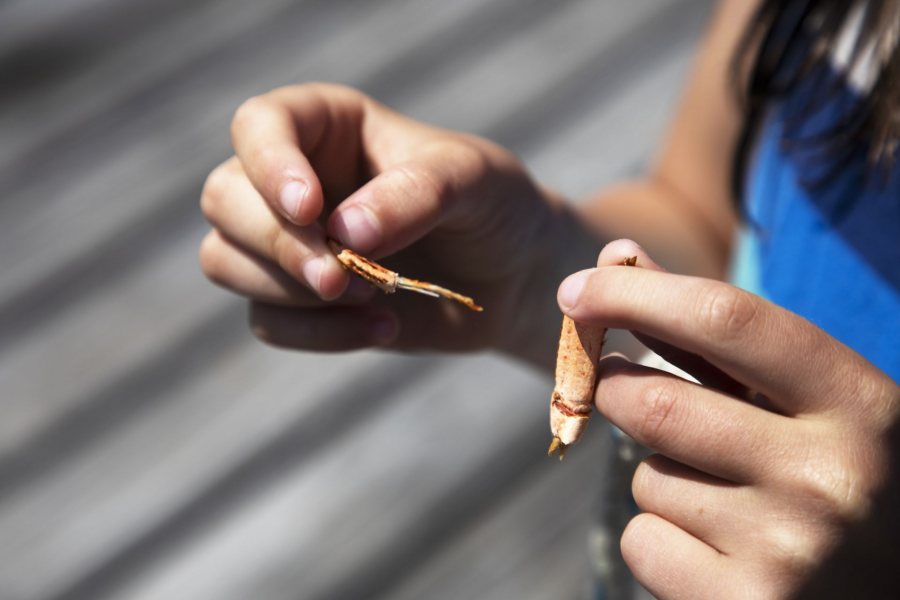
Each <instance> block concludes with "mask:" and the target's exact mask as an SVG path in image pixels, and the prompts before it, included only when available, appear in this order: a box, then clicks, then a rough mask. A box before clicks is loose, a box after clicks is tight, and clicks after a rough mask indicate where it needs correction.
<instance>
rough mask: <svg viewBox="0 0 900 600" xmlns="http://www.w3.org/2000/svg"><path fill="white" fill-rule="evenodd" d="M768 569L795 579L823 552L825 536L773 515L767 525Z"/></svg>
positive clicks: (765, 534) (776, 576) (773, 574)
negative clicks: (774, 517) (773, 517)
mask: <svg viewBox="0 0 900 600" xmlns="http://www.w3.org/2000/svg"><path fill="white" fill-rule="evenodd" d="M762 539H763V540H764V542H765V544H764V545H765V548H766V554H767V557H766V558H767V560H766V563H767V564H768V570H769V572H770V574H771V575H772V576H773V577H774V578H775V579H781V580H790V579H795V578H796V576H797V575H798V574H801V573H805V572H807V571H808V570H809V569H810V568H811V567H813V566H814V565H815V564H816V563H817V561H818V560H820V559H819V557H821V556H822V554H823V550H824V546H825V545H826V543H825V539H824V537H823V538H819V537H817V536H815V535H813V534H812V533H811V531H810V530H809V529H807V528H805V527H804V526H802V525H799V524H797V523H796V522H788V521H787V520H777V519H772V520H770V521H769V522H768V523H767V524H766V525H764V526H763V532H762Z"/></svg>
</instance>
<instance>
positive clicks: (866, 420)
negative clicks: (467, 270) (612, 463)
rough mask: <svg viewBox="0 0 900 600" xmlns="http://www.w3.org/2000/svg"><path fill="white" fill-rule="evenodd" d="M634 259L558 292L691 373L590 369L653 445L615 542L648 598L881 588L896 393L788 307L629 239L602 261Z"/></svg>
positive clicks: (885, 577) (891, 552)
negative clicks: (698, 273) (688, 270)
mask: <svg viewBox="0 0 900 600" xmlns="http://www.w3.org/2000/svg"><path fill="white" fill-rule="evenodd" d="M635 255H637V256H638V257H639V258H638V264H639V265H640V266H643V267H649V268H644V269H628V268H621V267H602V268H597V269H593V270H588V271H583V272H580V273H577V274H575V275H573V276H571V277H570V278H568V279H567V280H566V281H564V282H563V284H562V286H561V287H560V290H559V295H558V300H559V304H560V306H561V307H562V309H563V310H564V312H566V313H567V314H568V315H570V316H571V317H572V318H573V319H575V320H577V321H583V322H590V323H597V324H601V325H604V326H609V327H616V328H623V329H629V330H632V331H633V332H635V333H636V334H637V335H638V336H639V337H640V338H641V339H642V340H644V341H645V343H647V344H648V346H650V347H651V348H653V349H654V350H656V351H657V352H658V353H659V354H661V355H662V356H663V357H664V358H667V359H668V360H669V361H670V362H672V363H674V364H676V365H678V366H680V367H681V368H682V369H684V370H686V371H687V372H689V373H691V374H692V375H693V376H694V377H696V378H697V379H698V380H699V381H700V382H701V383H700V384H696V383H693V382H689V381H686V380H683V379H680V378H678V377H675V376H672V375H669V374H667V373H663V372H660V371H657V370H654V369H650V368H645V367H642V366H639V365H636V364H632V363H631V362H629V361H628V360H626V359H625V358H623V357H620V356H611V357H608V358H606V359H604V360H603V361H602V362H601V373H600V383H599V385H598V388H597V395H596V406H597V408H598V409H599V410H600V411H601V412H602V413H603V414H604V415H605V416H606V417H607V418H609V420H610V421H612V422H613V423H615V424H616V425H617V426H618V427H620V428H621V429H623V430H624V431H625V432H627V433H628V434H629V435H631V436H633V437H634V438H635V439H636V440H637V441H638V442H640V443H642V444H644V445H646V446H648V447H650V448H652V449H653V450H655V451H657V452H659V454H657V455H655V456H652V457H651V458H650V459H648V460H647V461H645V462H644V463H642V464H641V465H640V467H639V468H638V470H637V472H636V474H635V477H634V481H633V493H634V498H635V500H636V501H637V503H638V506H639V507H640V508H641V510H642V511H644V512H643V513H642V514H640V515H639V516H638V517H636V518H635V519H634V520H633V521H632V522H631V523H630V524H629V526H628V528H627V529H626V531H625V533H624V535H623V537H622V542H621V544H622V552H623V554H624V557H625V560H626V561H627V563H628V565H629V567H630V568H631V569H632V571H633V573H634V575H635V577H636V578H637V579H638V581H639V582H640V583H641V584H642V585H644V586H645V587H646V588H647V589H649V590H650V592H651V593H653V594H654V595H656V596H658V597H660V598H731V597H741V598H743V597H754V598H782V597H786V596H789V595H792V594H796V593H799V592H801V591H802V590H804V589H814V588H815V589H816V593H819V592H823V591H824V593H825V595H826V596H828V597H830V595H831V594H834V593H837V591H838V590H840V593H841V594H843V595H842V596H841V597H846V598H849V597H879V598H880V597H887V596H886V595H884V594H885V590H884V588H883V587H880V586H884V585H890V586H896V585H897V584H898V581H900V578H898V577H897V570H896V569H897V566H898V563H897V559H898V556H900V552H898V544H900V543H898V541H897V540H898V539H900V538H898V533H900V532H898V529H897V523H898V517H897V516H896V514H897V512H898V510H900V492H898V489H900V481H898V472H897V466H896V465H897V461H898V459H900V444H898V437H900V435H898V423H900V419H898V416H900V389H898V387H897V385H896V384H895V383H894V382H893V381H892V380H891V379H890V378H889V377H887V376H886V375H885V374H883V373H882V372H880V371H878V370H877V369H876V368H875V367H873V366H872V365H871V364H869V363H867V362H866V361H865V360H864V359H863V358H862V357H860V356H859V355H858V354H856V353H854V352H853V351H852V350H850V349H849V348H847V347H845V346H843V345H842V344H840V343H839V342H837V341H836V340H834V339H833V338H831V337H829V336H828V335H827V334H825V333H824V332H823V331H821V330H820V329H818V328H817V327H815V326H813V325H812V324H810V323H809V322H807V321H806V320H804V319H802V318H801V317H798V316H797V315H794V314H792V313H790V312H788V311H786V310H783V309H781V308H779V307H777V306H775V305H773V304H771V303H769V302H767V301H765V300H763V299H761V298H759V297H757V296H754V295H752V294H749V293H747V292H744V291H741V290H739V289H737V288H734V287H732V286H729V285H726V284H724V283H719V282H715V281H710V280H705V279H698V278H692V277H684V276H679V275H673V274H669V273H666V272H663V271H662V270H661V269H660V268H659V267H657V266H656V265H655V263H653V261H652V260H651V259H650V258H649V257H648V256H647V255H646V254H645V253H644V252H643V251H642V250H640V248H639V247H637V246H636V245H635V244H634V243H632V242H628V241H620V242H615V243H613V244H611V245H609V246H607V248H605V249H604V251H603V253H601V256H600V260H599V264H603V265H608V264H616V263H618V262H621V260H622V258H624V257H627V256H635ZM848 318H852V315H848ZM876 334H877V332H873V335H876ZM892 468H893V473H892V472H891V469H892ZM892 565H893V566H892ZM839 574H840V575H839ZM841 577H843V579H841ZM829 586H831V587H829ZM866 586H870V588H867V587H866ZM860 589H869V591H870V593H875V594H878V595H869V596H858V595H856V594H855V592H854V591H858V590H860ZM896 592H897V590H896V589H893V593H896ZM894 597H898V596H894Z"/></svg>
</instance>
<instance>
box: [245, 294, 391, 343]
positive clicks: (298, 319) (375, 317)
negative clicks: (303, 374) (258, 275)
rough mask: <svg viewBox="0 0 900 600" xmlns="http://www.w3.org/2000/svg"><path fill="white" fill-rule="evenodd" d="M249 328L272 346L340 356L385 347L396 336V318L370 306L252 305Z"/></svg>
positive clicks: (257, 303)
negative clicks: (345, 353)
mask: <svg viewBox="0 0 900 600" xmlns="http://www.w3.org/2000/svg"><path fill="white" fill-rule="evenodd" d="M250 328H251V330H252V331H253V333H254V335H256V336H257V337H259V338H260V339H261V340H263V341H265V342H266V343H269V344H271V345H273V346H278V347H281V348H290V349H294V350H311V351H316V352H344V351H348V350H359V349H362V348H371V347H377V346H385V345H388V344H390V343H391V342H392V341H393V340H394V338H396V336H397V331H398V323H397V317H396V316H395V315H394V314H393V313H392V312H391V311H389V310H387V309H384V308H378V307H374V306H360V307H343V306H327V307H324V308H316V309H292V308H285V307H282V306H273V305H270V304H263V303H260V302H253V303H251V306H250Z"/></svg>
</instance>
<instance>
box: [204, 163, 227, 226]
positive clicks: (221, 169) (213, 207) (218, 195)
mask: <svg viewBox="0 0 900 600" xmlns="http://www.w3.org/2000/svg"><path fill="white" fill-rule="evenodd" d="M230 177H231V174H230V172H229V169H228V168H227V167H226V165H225V163H223V164H221V165H219V166H217V167H216V168H215V169H213V170H212V171H210V173H209V175H207V176H206V181H205V182H204V183H203V191H202V192H201V193H200V210H201V211H202V212H203V216H205V217H206V219H207V220H208V221H210V222H214V221H215V219H216V216H217V215H218V213H219V211H220V210H221V205H222V199H223V198H224V197H225V192H226V190H227V189H228V180H229V179H230Z"/></svg>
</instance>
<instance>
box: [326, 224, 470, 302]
mask: <svg viewBox="0 0 900 600" xmlns="http://www.w3.org/2000/svg"><path fill="white" fill-rule="evenodd" d="M328 247H329V248H331V251H332V252H334V256H335V257H336V258H337V259H338V262H339V263H341V264H342V265H343V266H344V268H345V269H347V270H348V271H352V272H353V273H356V274H357V275H359V276H360V277H362V278H363V279H365V280H366V281H368V282H369V283H371V284H372V285H374V286H375V287H377V288H378V289H380V290H381V291H382V292H384V293H385V294H393V293H394V292H396V291H397V290H398V289H401V290H408V291H410V292H416V293H418V294H424V295H426V296H432V297H433V298H446V299H448V300H453V301H454V302H459V303H460V304H462V305H463V306H465V307H466V308H468V309H469V310H473V311H475V312H482V311H483V310H484V308H482V307H481V306H478V305H477V304H476V303H475V301H474V300H472V299H471V298H469V297H468V296H463V295H462V294H459V293H457V292H454V291H453V290H448V289H447V288H444V287H441V286H439V285H435V284H433V283H428V282H427V281H419V280H418V279H410V278H408V277H401V276H400V274H399V273H395V272H394V271H391V270H390V269H386V268H385V267H382V266H381V265H379V264H378V263H376V262H374V261H371V260H369V259H368V258H366V257H364V256H361V255H359V254H357V253H356V252H354V251H353V250H350V249H349V248H345V247H343V246H341V245H340V244H339V243H337V242H336V241H334V240H328Z"/></svg>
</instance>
